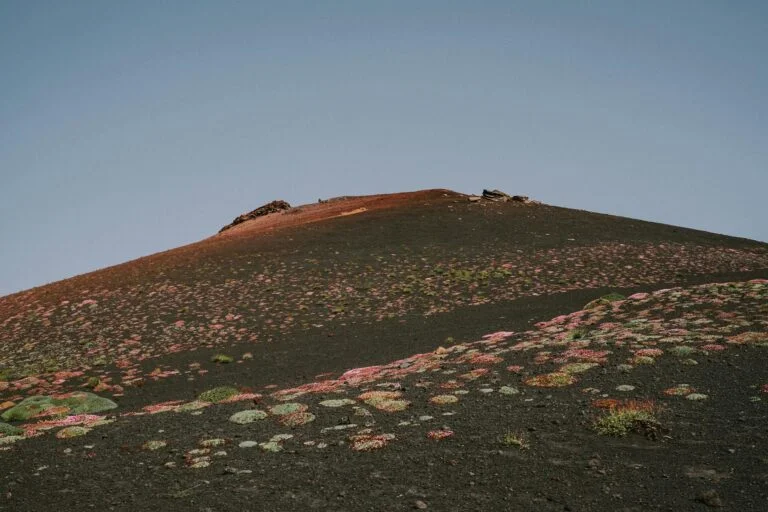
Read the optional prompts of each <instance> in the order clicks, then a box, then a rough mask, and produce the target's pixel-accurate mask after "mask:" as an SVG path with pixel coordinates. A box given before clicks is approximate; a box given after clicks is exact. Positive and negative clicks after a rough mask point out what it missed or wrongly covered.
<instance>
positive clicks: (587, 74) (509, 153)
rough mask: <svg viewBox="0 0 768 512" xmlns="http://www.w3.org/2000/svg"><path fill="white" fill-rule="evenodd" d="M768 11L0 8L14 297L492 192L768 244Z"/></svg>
mask: <svg viewBox="0 0 768 512" xmlns="http://www.w3.org/2000/svg"><path fill="white" fill-rule="evenodd" d="M767 56H768V2H766V1H764V0H757V1H714V0H711V1H707V0H691V1H674V0H665V1H649V0H645V1H619V0H606V1H591V2H586V1H575V0H574V1H571V0H562V1H558V2H554V1H545V0H532V1H529V2H516V1H511V0H505V1H499V2H482V1H472V2H470V1H465V2H452V1H448V0H439V1H414V0H410V1H403V2H399V1H383V0H382V1H360V0H352V1H347V2H342V1H338V2H322V1H308V2H293V1H286V0H281V1H275V2H258V1H249V2H227V1H190V0H183V1H181V0H180V1H166V2H161V1H152V2H143V1H130V2H108V1H100V0H99V1H93V2H85V1H75V0H73V1H68V2H60V1H52V2H44V1H27V0H4V1H3V2H2V3H0V295H2V294H6V293H11V292H14V291H18V290H20V289H25V288H29V287H32V286H36V285H40V284H44V283H46V282H51V281H55V280H58V279H62V278H65V277H70V276H72V275H76V274H79V273H82V272H86V271H89V270H94V269H96V268H100V267H104V266H107V265H111V264H115V263H119V262H123V261H127V260H130V259H133V258H136V257H138V256H142V255H146V254H149V253H153V252H157V251H159V250H164V249H168V248H172V247H176V246H178V245H181V244H184V243H188V242H192V241H195V240H199V239H201V238H204V237H206V236H208V235H210V234H213V233H215V232H216V231H217V230H218V228H220V227H221V226H222V225H224V224H226V223H227V222H229V221H230V220H231V219H232V218H233V217H235V216H236V215H238V214H240V213H242V212H243V211H247V210H250V209H252V208H255V207H256V206H259V205H260V204H262V203H264V202H267V201H270V200H272V199H276V198H280V199H285V200H287V201H289V202H291V203H293V204H300V203H306V202H314V201H316V200H317V199H318V198H319V197H330V196H337V195H343V194H368V193H378V192H395V191H403V190H414V189H421V188H432V187H446V188H452V189H455V190H458V191H461V192H479V191H481V189H482V188H483V187H490V188H500V189H502V190H505V191H508V192H510V193H518V194H527V195H530V196H532V197H534V198H537V199H540V200H543V201H545V202H548V203H552V204H557V205H563V206H569V207H576V208H582V209H588V210H593V211H601V212H607V213H614V214H618V215H625V216H630V217H637V218H642V219H648V220H655V221H661V222H666V223H670V224H678V225H683V226H688V227H695V228H700V229H705V230H709V231H714V232H720V233H727V234H732V235H740V236H745V237H749V238H754V239H760V240H768V222H767V219H768V199H767V198H766V192H768V57H767Z"/></svg>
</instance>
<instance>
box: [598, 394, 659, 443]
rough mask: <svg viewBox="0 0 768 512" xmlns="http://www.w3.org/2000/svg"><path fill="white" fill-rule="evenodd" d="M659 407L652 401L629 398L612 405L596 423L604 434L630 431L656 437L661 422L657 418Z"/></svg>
mask: <svg viewBox="0 0 768 512" xmlns="http://www.w3.org/2000/svg"><path fill="white" fill-rule="evenodd" d="M656 412H657V407H656V405H655V404H654V403H653V402H650V401H638V400H627V401H624V402H620V403H618V404H617V405H616V406H614V407H610V408H609V409H608V411H607V412H606V413H605V414H604V415H602V416H600V417H599V418H598V419H597V420H596V421H595V423H594V428H595V431H596V432H597V433H598V434H600V435H603V436H619V437H621V436H626V435H627V434H629V433H630V432H635V433H638V434H641V435H643V436H645V437H647V438H649V439H656V437H657V436H658V433H659V431H660V429H661V423H659V420H657V419H656Z"/></svg>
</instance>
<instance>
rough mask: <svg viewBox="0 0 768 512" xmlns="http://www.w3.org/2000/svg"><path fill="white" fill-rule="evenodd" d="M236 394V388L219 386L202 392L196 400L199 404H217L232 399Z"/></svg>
mask: <svg viewBox="0 0 768 512" xmlns="http://www.w3.org/2000/svg"><path fill="white" fill-rule="evenodd" d="M238 393H239V391H238V390H237V388H233V387H231V386H219V387H216V388H213V389H209V390H208V391H203V392H202V393H200V396H198V397H197V399H198V400H200V401H201V402H210V403H214V404H215V403H217V402H221V401H223V400H226V399H227V398H230V397H233V396H235V395H237V394H238Z"/></svg>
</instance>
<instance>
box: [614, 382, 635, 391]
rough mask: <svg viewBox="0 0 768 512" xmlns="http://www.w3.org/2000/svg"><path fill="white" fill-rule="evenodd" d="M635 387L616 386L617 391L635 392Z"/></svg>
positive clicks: (628, 385) (627, 385)
mask: <svg viewBox="0 0 768 512" xmlns="http://www.w3.org/2000/svg"><path fill="white" fill-rule="evenodd" d="M634 390H635V386H632V385H630V384H620V385H618V386H616V391H634Z"/></svg>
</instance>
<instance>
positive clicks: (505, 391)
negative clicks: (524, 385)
mask: <svg viewBox="0 0 768 512" xmlns="http://www.w3.org/2000/svg"><path fill="white" fill-rule="evenodd" d="M499 393H501V394H502V395H519V394H520V391H519V390H518V389H517V388H514V387H512V386H502V387H501V388H499Z"/></svg>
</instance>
